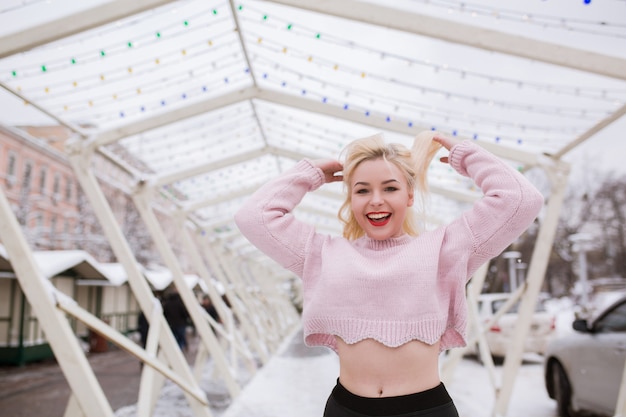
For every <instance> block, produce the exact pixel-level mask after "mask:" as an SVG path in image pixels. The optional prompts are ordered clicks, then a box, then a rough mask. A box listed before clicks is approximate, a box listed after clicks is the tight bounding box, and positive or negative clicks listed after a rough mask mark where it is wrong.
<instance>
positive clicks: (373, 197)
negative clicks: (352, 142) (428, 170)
mask: <svg viewBox="0 0 626 417" xmlns="http://www.w3.org/2000/svg"><path fill="white" fill-rule="evenodd" d="M350 189H351V190H350V193H351V200H352V204H351V207H352V213H353V214H354V217H355V219H356V221H357V223H358V224H359V226H361V228H362V229H363V230H364V231H365V234H366V235H367V236H369V237H370V238H372V239H376V240H384V239H388V238H391V237H398V236H401V235H402V234H403V233H404V231H403V230H402V224H403V222H404V217H405V216H406V211H407V209H408V208H409V207H411V206H412V205H413V190H412V189H409V187H408V185H407V182H406V179H405V177H404V175H402V171H401V170H400V169H399V168H398V167H397V166H396V165H394V164H393V163H391V162H386V161H385V160H383V159H375V160H372V161H365V162H361V163H360V164H359V165H358V166H357V167H356V168H355V169H354V171H353V173H352V178H351V180H350Z"/></svg>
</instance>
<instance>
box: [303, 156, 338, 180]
mask: <svg viewBox="0 0 626 417" xmlns="http://www.w3.org/2000/svg"><path fill="white" fill-rule="evenodd" d="M311 164H313V166H314V167H317V168H319V169H321V170H322V172H323V173H324V181H325V182H326V183H329V182H336V181H343V175H342V174H341V170H342V169H343V165H341V162H339V161H337V160H335V159H315V160H313V161H311Z"/></svg>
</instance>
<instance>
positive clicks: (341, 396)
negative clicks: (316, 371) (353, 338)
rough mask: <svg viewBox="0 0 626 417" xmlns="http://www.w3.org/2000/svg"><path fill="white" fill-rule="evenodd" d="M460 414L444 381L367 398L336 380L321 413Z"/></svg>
mask: <svg viewBox="0 0 626 417" xmlns="http://www.w3.org/2000/svg"><path fill="white" fill-rule="evenodd" d="M372 416H375V417H459V414H458V412H457V410H456V407H455V406H454V402H452V398H450V395H448V391H446V388H445V387H444V385H443V383H441V384H439V385H438V386H436V387H435V388H432V389H429V390H426V391H422V392H418V393H415V394H409V395H401V396H398V397H383V398H366V397H361V396H358V395H355V394H353V393H351V392H350V391H348V390H347V389H346V388H345V387H344V386H343V385H341V383H339V380H337V385H336V386H335V388H334V389H333V391H332V393H331V394H330V397H329V398H328V401H327V402H326V409H325V410H324V417H372Z"/></svg>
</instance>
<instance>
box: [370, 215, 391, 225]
mask: <svg viewBox="0 0 626 417" xmlns="http://www.w3.org/2000/svg"><path fill="white" fill-rule="evenodd" d="M389 219H391V213H369V214H368V215H367V220H368V221H369V222H370V224H371V225H372V226H384V225H386V224H387V223H389Z"/></svg>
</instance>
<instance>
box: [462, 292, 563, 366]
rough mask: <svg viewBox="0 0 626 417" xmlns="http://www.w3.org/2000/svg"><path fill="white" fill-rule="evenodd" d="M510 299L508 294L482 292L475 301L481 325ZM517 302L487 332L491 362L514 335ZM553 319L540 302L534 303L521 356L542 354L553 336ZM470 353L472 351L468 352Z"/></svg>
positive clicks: (500, 353)
mask: <svg viewBox="0 0 626 417" xmlns="http://www.w3.org/2000/svg"><path fill="white" fill-rule="evenodd" d="M510 297H511V294H510V293H483V294H480V296H479V298H478V313H479V320H480V321H481V323H483V324H484V325H486V324H487V323H489V322H490V321H491V320H492V318H493V316H494V315H495V314H496V313H497V312H498V310H499V309H500V308H501V307H502V306H503V305H504V303H506V302H507V301H508V300H509V298H510ZM518 307H519V303H516V304H515V305H513V306H512V307H511V309H509V311H508V312H507V313H505V314H504V315H502V317H500V318H499V319H498V320H497V321H496V322H495V323H494V324H492V325H491V326H489V328H488V329H486V333H485V336H486V339H487V345H488V346H489V350H490V351H491V355H492V356H493V357H494V359H501V358H503V357H504V356H505V355H506V352H507V350H508V348H509V345H510V344H511V341H512V339H513V335H514V333H515V325H516V323H517V320H518V313H517V309H518ZM555 324H556V318H555V316H554V315H553V314H551V313H548V312H547V311H546V309H545V306H544V302H543V299H542V298H540V299H538V300H537V306H536V308H535V312H534V313H533V316H532V321H531V324H530V329H529V332H528V335H527V337H526V339H525V341H524V353H537V354H543V353H544V352H545V350H546V347H547V345H548V341H549V340H550V339H551V338H552V337H553V336H554V334H555V331H556V327H555ZM472 348H473V349H474V350H473V353H477V348H476V347H475V346H474V347H472ZM470 352H472V349H470Z"/></svg>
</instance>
